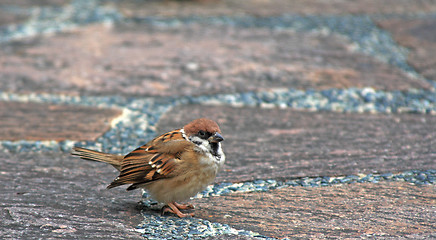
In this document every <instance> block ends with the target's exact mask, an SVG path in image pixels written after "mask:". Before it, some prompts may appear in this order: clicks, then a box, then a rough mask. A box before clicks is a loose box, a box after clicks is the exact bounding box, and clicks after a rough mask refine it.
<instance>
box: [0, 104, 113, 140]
mask: <svg viewBox="0 0 436 240" xmlns="http://www.w3.org/2000/svg"><path fill="white" fill-rule="evenodd" d="M120 114H121V111H120V110H115V109H99V108H93V107H78V106H62V105H48V104H39V103H18V102H0V122H1V123H2V124H1V125H0V139H1V140H11V141H18V140H56V141H62V140H66V139H69V140H95V139H96V138H97V137H99V136H100V135H102V134H103V133H104V132H105V131H107V130H109V128H110V127H111V126H110V122H111V120H113V119H114V118H115V117H117V116H119V115H120Z"/></svg>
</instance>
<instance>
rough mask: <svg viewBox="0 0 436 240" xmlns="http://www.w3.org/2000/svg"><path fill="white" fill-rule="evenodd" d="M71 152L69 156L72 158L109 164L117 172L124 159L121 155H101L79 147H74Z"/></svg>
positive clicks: (101, 153)
mask: <svg viewBox="0 0 436 240" xmlns="http://www.w3.org/2000/svg"><path fill="white" fill-rule="evenodd" d="M73 150H74V151H73V152H71V154H72V155H74V156H79V157H80V158H82V159H85V160H89V161H97V162H104V163H109V164H111V165H112V166H114V168H116V169H117V170H118V171H121V162H122V161H123V159H124V157H123V156H121V155H116V154H110V153H103V152H98V151H94V150H90V149H86V148H81V147H74V148H73Z"/></svg>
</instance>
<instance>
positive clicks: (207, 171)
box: [72, 118, 225, 217]
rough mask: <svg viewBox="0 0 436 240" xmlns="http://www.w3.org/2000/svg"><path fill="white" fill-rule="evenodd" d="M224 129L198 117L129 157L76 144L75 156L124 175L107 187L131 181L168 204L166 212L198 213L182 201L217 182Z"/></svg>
mask: <svg viewBox="0 0 436 240" xmlns="http://www.w3.org/2000/svg"><path fill="white" fill-rule="evenodd" d="M223 140H224V138H223V137H222V136H221V130H220V128H219V127H218V124H217V123H216V122H214V121H212V120H210V119H206V118H200V119H196V120H194V121H192V122H190V123H188V124H187V125H185V126H184V127H183V128H181V129H177V130H174V131H171V132H168V133H165V134H163V135H161V136H158V137H156V138H155V139H153V140H151V141H150V142H148V143H147V144H145V145H143V146H141V147H139V148H137V149H135V150H134V151H132V152H130V153H129V154H127V155H126V156H121V155H116V154H110V153H103V152H98V151H94V150H90V149H85V148H80V147H74V148H73V149H74V152H72V154H73V155H76V156H79V157H81V158H82V159H85V160H91V161H98V162H105V163H109V164H111V165H112V166H114V167H115V168H116V169H117V170H118V171H120V175H119V176H118V177H117V178H115V180H114V181H113V182H112V183H111V184H109V186H108V187H107V188H113V187H118V186H121V185H124V184H131V185H130V186H129V187H128V188H127V190H133V189H136V188H144V189H146V190H147V191H148V193H149V194H150V196H151V198H153V199H154V200H156V201H158V202H162V203H165V204H166V205H165V206H164V207H163V208H162V213H165V212H171V213H174V214H176V215H177V216H179V217H186V216H194V214H193V213H190V214H185V213H182V212H181V211H180V210H179V209H191V208H193V206H192V205H190V204H189V205H184V204H179V203H177V202H179V201H185V200H188V199H189V198H190V197H193V196H195V195H196V194H197V193H198V192H200V191H202V190H204V189H205V188H206V187H207V186H208V185H209V184H211V183H213V181H214V180H215V176H216V174H217V173H218V171H219V170H220V168H221V167H222V166H223V165H224V161H225V155H224V153H223V151H222V149H221V141H223Z"/></svg>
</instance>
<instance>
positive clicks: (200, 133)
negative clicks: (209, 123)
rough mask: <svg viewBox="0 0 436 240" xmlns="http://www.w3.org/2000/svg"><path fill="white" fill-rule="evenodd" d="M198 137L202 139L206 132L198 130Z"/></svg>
mask: <svg viewBox="0 0 436 240" xmlns="http://www.w3.org/2000/svg"><path fill="white" fill-rule="evenodd" d="M198 136H200V137H204V136H206V132H205V131H203V130H200V131H198Z"/></svg>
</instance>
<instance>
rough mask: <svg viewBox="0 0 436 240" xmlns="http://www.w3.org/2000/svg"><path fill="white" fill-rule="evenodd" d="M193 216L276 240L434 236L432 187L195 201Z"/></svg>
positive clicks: (354, 187) (357, 187)
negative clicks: (292, 239) (195, 209)
mask: <svg viewBox="0 0 436 240" xmlns="http://www.w3.org/2000/svg"><path fill="white" fill-rule="evenodd" d="M194 202H195V203H197V206H198V208H199V209H198V210H197V211H196V214H197V217H200V218H204V219H208V220H212V221H217V222H224V223H227V224H230V225H231V226H233V227H238V228H243V229H248V230H251V231H255V232H258V233H261V234H263V235H266V236H270V237H276V238H284V237H288V238H325V237H327V238H347V237H351V238H362V237H394V236H402V237H408V238H415V237H419V238H432V237H435V232H434V226H435V225H434V223H435V221H436V217H435V215H434V205H435V204H436V188H435V186H434V185H433V186H414V185H411V184H409V183H398V182H397V183H378V184H350V185H342V186H334V187H320V188H303V187H295V188H284V189H280V190H275V191H270V192H262V193H245V194H234V195H229V196H221V197H216V198H215V197H214V198H207V199H199V200H194Z"/></svg>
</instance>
